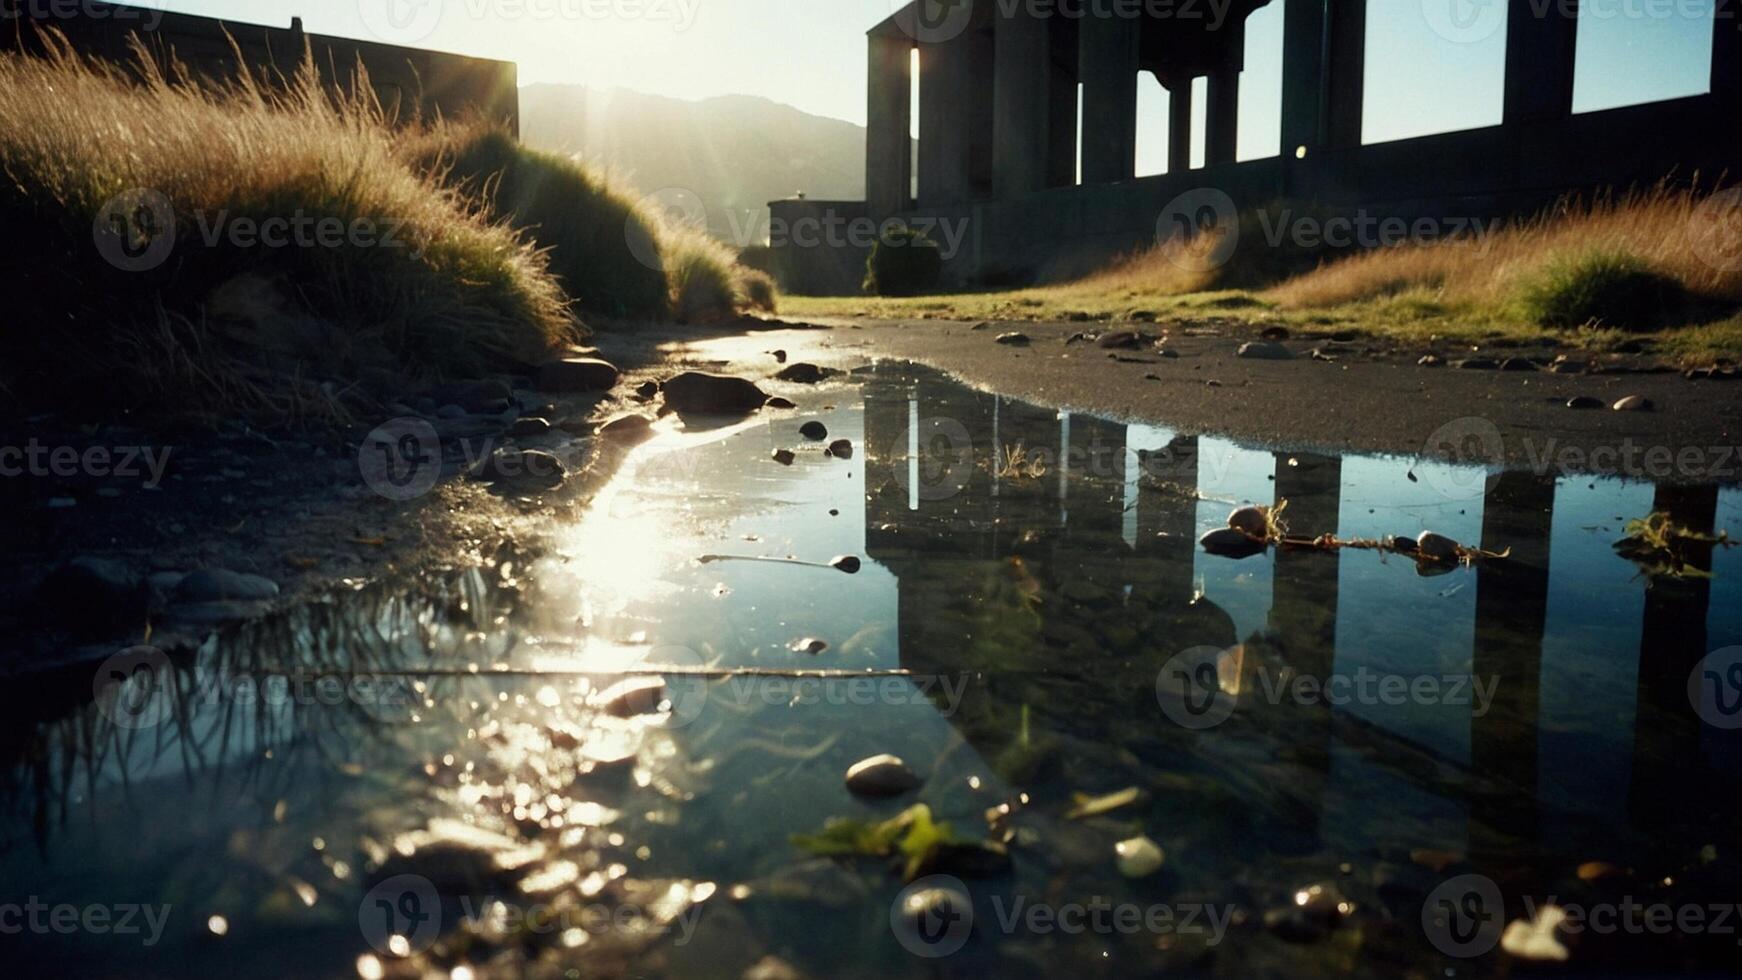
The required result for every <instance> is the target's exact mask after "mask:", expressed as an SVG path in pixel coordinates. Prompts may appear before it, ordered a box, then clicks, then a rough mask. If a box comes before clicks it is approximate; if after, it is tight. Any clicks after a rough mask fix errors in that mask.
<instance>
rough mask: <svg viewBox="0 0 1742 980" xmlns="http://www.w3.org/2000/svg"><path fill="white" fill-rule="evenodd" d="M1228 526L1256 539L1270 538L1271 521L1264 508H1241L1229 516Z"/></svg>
mask: <svg viewBox="0 0 1742 980" xmlns="http://www.w3.org/2000/svg"><path fill="white" fill-rule="evenodd" d="M1228 526H1229V527H1231V528H1233V529H1234V530H1236V531H1244V532H1246V533H1247V534H1249V535H1251V536H1252V537H1255V538H1268V537H1269V536H1270V519H1269V517H1267V516H1266V515H1265V513H1264V508H1262V507H1241V508H1240V509H1238V510H1236V511H1234V512H1233V513H1232V514H1229V515H1228Z"/></svg>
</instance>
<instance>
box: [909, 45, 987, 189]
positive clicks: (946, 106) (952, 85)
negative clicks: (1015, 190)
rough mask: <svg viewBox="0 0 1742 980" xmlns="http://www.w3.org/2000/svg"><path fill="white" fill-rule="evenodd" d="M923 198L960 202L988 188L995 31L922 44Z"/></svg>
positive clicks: (921, 165) (920, 182)
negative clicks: (993, 35) (993, 37)
mask: <svg viewBox="0 0 1742 980" xmlns="http://www.w3.org/2000/svg"><path fill="white" fill-rule="evenodd" d="M919 77H920V83H919V101H920V106H919V118H920V125H921V126H922V127H924V133H923V138H922V139H921V140H920V141H919V203H920V205H921V206H923V207H938V206H943V205H950V204H962V203H965V202H968V201H973V200H976V199H978V198H981V197H984V196H985V195H986V193H987V192H988V191H989V190H990V186H989V184H990V179H991V166H990V164H991V154H990V153H989V152H988V145H989V144H990V143H991V141H992V35H991V34H990V33H988V32H986V31H983V30H968V31H966V32H964V33H962V34H961V35H959V36H957V37H954V38H951V39H950V40H947V41H943V42H940V43H935V44H925V43H922V44H920V45H919Z"/></svg>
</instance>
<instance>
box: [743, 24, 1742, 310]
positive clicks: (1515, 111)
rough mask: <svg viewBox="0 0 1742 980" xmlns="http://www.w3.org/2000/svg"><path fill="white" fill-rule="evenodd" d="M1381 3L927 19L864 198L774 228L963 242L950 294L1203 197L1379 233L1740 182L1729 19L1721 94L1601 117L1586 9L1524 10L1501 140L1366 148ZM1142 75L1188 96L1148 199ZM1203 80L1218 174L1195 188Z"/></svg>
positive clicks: (909, 45)
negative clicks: (1275, 25)
mask: <svg viewBox="0 0 1742 980" xmlns="http://www.w3.org/2000/svg"><path fill="white" fill-rule="evenodd" d="M1367 2H1368V0H1231V5H1230V7H1229V8H1228V11H1227V15H1226V18H1225V19H1224V20H1220V21H1216V20H1214V19H1212V17H1211V16H1210V13H1209V11H1210V10H1211V7H1210V5H1207V4H1206V5H1202V6H1201V9H1202V10H1203V11H1204V13H1203V14H1201V15H1199V16H1189V15H1188V14H1187V13H1186V11H1188V10H1190V9H1192V7H1191V5H1184V4H1145V3H1137V2H1130V3H1125V2H1118V0H1102V2H1095V0H1084V2H1080V3H1079V2H1075V0H1071V2H1063V3H1052V2H1047V3H1015V4H1011V3H1003V2H997V3H995V2H992V0H918V2H916V3H914V4H912V5H910V6H908V7H906V8H904V9H903V10H901V11H900V12H898V13H896V14H895V15H894V16H892V17H890V18H889V19H888V20H885V21H883V22H882V23H880V24H878V25H877V26H875V27H873V28H872V29H871V31H870V33H869V35H868V38H867V45H868V64H869V76H868V83H869V84H868V114H867V118H868V131H867V134H866V153H865V177H866V200H865V201H863V202H857V201H815V200H807V201H779V202H774V203H773V204H772V205H771V207H772V208H773V211H774V216H775V219H776V223H777V225H779V224H782V223H784V224H786V225H787V226H789V227H790V226H792V223H793V222H795V221H800V220H803V219H807V218H809V219H811V220H813V221H817V220H824V219H833V220H835V221H837V222H840V221H851V220H860V221H864V220H866V219H869V220H870V221H873V222H882V221H885V220H887V219H889V218H899V219H905V220H918V221H929V222H936V221H966V222H967V223H968V229H969V230H968V233H967V235H966V239H965V240H966V245H965V247H964V248H962V249H961V250H960V251H959V253H958V254H955V255H953V256H947V257H946V258H947V266H946V268H947V272H946V279H947V281H949V282H950V283H951V284H953V285H964V284H972V283H977V282H986V283H999V282H1010V281H1023V280H1026V279H1030V278H1033V277H1035V276H1049V275H1060V274H1066V273H1070V272H1073V271H1079V270H1082V269H1085V268H1088V267H1092V266H1093V265H1095V264H1097V263H1099V262H1101V261H1104V260H1105V259H1106V258H1107V257H1109V256H1111V255H1114V254H1117V253H1120V252H1124V251H1128V250H1131V249H1133V248H1136V247H1140V246H1143V245H1145V244H1148V243H1150V242H1153V241H1154V240H1155V239H1156V236H1157V223H1158V221H1159V220H1160V219H1161V218H1162V217H1163V215H1164V214H1165V213H1166V211H1167V209H1168V207H1169V205H1170V203H1171V202H1174V201H1175V200H1176V199H1177V198H1178V197H1179V195H1181V194H1185V193H1187V192H1190V191H1193V190H1197V189H1200V188H1205V189H1214V190H1216V191H1220V192H1223V193H1225V194H1226V195H1227V196H1228V199H1229V200H1231V201H1232V202H1233V204H1234V206H1235V207H1237V208H1241V209H1244V208H1248V207H1254V206H1261V205H1265V204H1269V203H1272V202H1276V201H1285V200H1286V201H1292V202H1298V203H1300V204H1302V205H1308V206H1312V207H1314V208H1316V209H1320V210H1321V211H1329V212H1333V213H1337V212H1344V213H1348V212H1353V211H1355V210H1356V209H1361V210H1362V211H1364V212H1366V213H1367V214H1369V215H1372V216H1374V217H1376V218H1383V217H1401V218H1405V219H1409V220H1412V221H1413V220H1415V219H1417V218H1423V217H1432V218H1439V219H1445V218H1450V217H1454V216H1457V217H1468V218H1472V219H1477V218H1489V217H1499V216H1505V215H1511V214H1517V213H1520V212H1523V211H1530V210H1535V209H1538V208H1541V207H1543V206H1545V205H1547V204H1549V203H1552V202H1553V201H1554V200H1555V199H1556V198H1558V197H1560V196H1562V195H1564V194H1566V193H1568V192H1575V191H1591V190H1596V189H1603V188H1616V189H1624V188H1627V187H1630V186H1644V185H1650V184H1654V183H1656V182H1658V181H1661V180H1663V179H1665V178H1666V177H1671V176H1674V177H1676V178H1679V179H1689V178H1691V177H1692V176H1693V175H1694V174H1696V173H1700V174H1704V175H1705V176H1706V179H1707V181H1708V182H1709V181H1710V180H1711V179H1713V178H1714V177H1717V176H1719V175H1721V174H1724V173H1726V172H1734V171H1736V170H1737V169H1739V165H1742V130H1739V129H1738V128H1737V127H1736V126H1735V125H1734V124H1733V121H1734V119H1735V118H1736V112H1737V110H1738V108H1742V22H1739V21H1738V20H1737V19H1736V17H1735V13H1736V11H1733V10H1731V9H1730V7H1731V4H1730V2H1729V0H1721V2H1720V4H1719V8H1720V10H1719V14H1718V16H1717V17H1716V18H1715V29H1714V31H1713V40H1712V67H1711V88H1710V92H1709V93H1707V94H1703V95H1697V96H1693V97H1689V98H1681V99H1675V100H1671V101H1665V102H1656V103H1651V104H1646V105H1636V106H1629V107H1626V108H1619V109H1612V110H1607V111H1600V112H1589V113H1574V111H1573V72H1574V66H1575V63H1576V54H1577V52H1576V46H1577V38H1578V9H1579V8H1578V4H1577V2H1576V0H1566V2H1561V3H1555V4H1548V5H1544V4H1542V3H1541V2H1540V0H1507V2H1508V4H1509V6H1508V7H1507V8H1506V17H1507V21H1506V25H1505V29H1506V34H1505V38H1506V57H1505V81H1504V107H1503V119H1502V121H1501V123H1500V124H1499V125H1495V126H1489V127H1485V128H1481V129H1474V130H1465V131H1461V132H1452V133H1442V134H1438V135H1433V136H1424V137H1420V138H1416V139H1404V140H1398V141H1394V142H1385V143H1376V144H1363V141H1362V113H1363V106H1364V75H1365V69H1366V62H1367V52H1366V45H1367V39H1368V31H1367ZM1272 3H1285V4H1286V6H1285V7H1284V9H1283V11H1282V14H1281V16H1282V21H1283V42H1282V64H1281V66H1280V69H1281V76H1282V105H1281V120H1280V129H1281V133H1280V146H1281V153H1280V155H1279V156H1275V157H1271V158H1268V159H1260V160H1248V161H1243V162H1242V161H1238V160H1237V136H1238V133H1239V113H1240V79H1241V74H1242V72H1243V70H1244V69H1245V67H1246V66H1245V64H1244V59H1245V33H1246V32H1245V25H1246V20H1247V18H1248V17H1249V16H1250V15H1251V14H1252V13H1253V12H1254V11H1255V10H1257V9H1259V8H1261V7H1267V6H1270V5H1271V4H1272ZM1097 12H1099V13H1097ZM916 52H917V58H916V57H915V53H916ZM915 61H917V64H918V70H917V73H916V72H915V71H914V70H913V68H912V67H911V66H912V65H913V64H914V63H915ZM1143 72H1149V73H1152V74H1153V75H1154V76H1155V78H1156V79H1157V80H1158V81H1159V82H1160V83H1161V85H1162V86H1163V87H1164V88H1165V89H1166V90H1167V91H1168V92H1169V93H1170V95H1171V96H1172V98H1171V99H1170V105H1171V109H1170V113H1169V116H1170V119H1169V130H1168V142H1169V146H1168V150H1167V159H1168V172H1167V173H1166V174H1164V175H1160V176H1154V177H1143V178H1136V177H1135V174H1134V160H1135V152H1134V151H1135V147H1136V141H1137V134H1138V128H1139V125H1140V120H1139V119H1138V115H1137V84H1138V78H1139V74H1140V73H1143ZM1199 79H1202V80H1203V85H1204V92H1205V99H1204V102H1205V109H1206V111H1205V114H1204V127H1203V128H1204V132H1203V133H1202V134H1201V137H1200V140H1201V143H1202V155H1203V166H1201V167H1199V168H1196V169H1193V167H1192V156H1193V154H1192V148H1193V142H1194V134H1193V133H1192V128H1193V113H1192V108H1191V107H1192V97H1191V93H1192V88H1193V85H1194V83H1195V82H1197V80H1199ZM915 85H917V86H918V99H917V102H918V106H919V115H920V118H919V124H920V133H919V147H918V154H917V158H918V165H917V174H916V173H914V172H913V171H914V167H913V164H912V163H910V160H911V159H912V155H911V154H912V136H911V127H912V125H913V119H912V106H913V104H914V94H913V87H914V86H915ZM1079 95H1080V100H1081V119H1080V121H1079V119H1078V105H1079ZM1079 123H1080V137H1079ZM1079 147H1080V154H1081V181H1080V183H1079V180H1078V174H1077V164H1078V152H1079ZM916 183H917V191H916V190H915V184H916ZM776 246H777V250H779V249H780V248H781V243H778V242H777V243H776ZM784 251H785V253H786V254H784V255H781V256H779V257H778V262H779V265H780V266H781V268H782V269H783V271H785V272H786V274H787V278H788V280H789V282H788V283H787V286H788V288H789V289H791V290H793V291H798V292H807V291H818V292H841V291H852V290H853V289H856V287H857V279H856V278H854V277H853V275H852V273H853V271H854V270H855V269H862V268H863V261H864V257H865V253H864V250H863V249H862V248H860V249H857V250H855V249H852V248H850V247H849V248H844V249H843V248H840V247H837V248H834V249H829V248H805V249H798V248H794V247H791V246H790V245H789V246H786V247H785V249H784ZM843 253H850V254H843Z"/></svg>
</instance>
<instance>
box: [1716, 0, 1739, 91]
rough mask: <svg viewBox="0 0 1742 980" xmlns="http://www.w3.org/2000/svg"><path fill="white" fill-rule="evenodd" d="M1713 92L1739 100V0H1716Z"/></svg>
mask: <svg viewBox="0 0 1742 980" xmlns="http://www.w3.org/2000/svg"><path fill="white" fill-rule="evenodd" d="M1712 94H1713V95H1715V96H1717V97H1719V98H1721V99H1725V100H1728V101H1738V100H1742V0H1718V9H1717V17H1716V23H1715V25H1714V29H1713V32H1712Z"/></svg>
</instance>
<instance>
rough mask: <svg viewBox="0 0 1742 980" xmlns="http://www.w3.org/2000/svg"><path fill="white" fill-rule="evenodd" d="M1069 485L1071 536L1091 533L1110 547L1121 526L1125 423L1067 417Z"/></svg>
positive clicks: (1067, 479) (1123, 488) (1077, 416)
mask: <svg viewBox="0 0 1742 980" xmlns="http://www.w3.org/2000/svg"><path fill="white" fill-rule="evenodd" d="M1070 424H1071V429H1070V439H1071V444H1070V458H1069V459H1068V460H1066V464H1067V467H1066V469H1065V472H1064V473H1063V474H1062V476H1063V478H1064V479H1065V480H1066V482H1067V486H1068V488H1069V494H1070V497H1069V503H1070V524H1069V527H1068V528H1067V530H1068V531H1069V532H1070V533H1071V536H1072V537H1083V536H1085V535H1090V536H1093V537H1094V538H1095V539H1096V543H1098V544H1100V545H1103V546H1105V547H1107V548H1109V549H1111V548H1112V543H1111V541H1110V540H1107V539H1111V538H1117V537H1119V536H1120V532H1121V530H1122V529H1123V528H1124V526H1125V426H1124V425H1123V424H1122V423H1119V422H1109V421H1107V420H1105V419H1098V418H1094V417H1093V416H1088V415H1074V416H1072V417H1071V419H1070Z"/></svg>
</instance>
